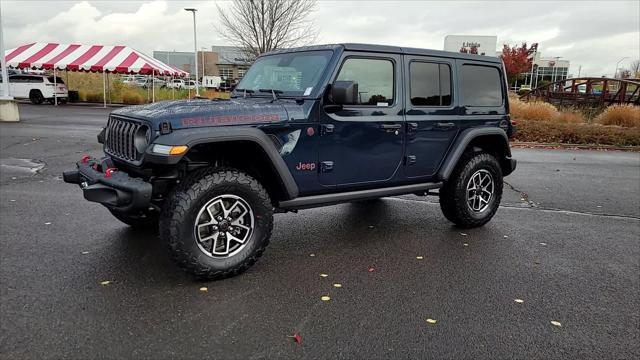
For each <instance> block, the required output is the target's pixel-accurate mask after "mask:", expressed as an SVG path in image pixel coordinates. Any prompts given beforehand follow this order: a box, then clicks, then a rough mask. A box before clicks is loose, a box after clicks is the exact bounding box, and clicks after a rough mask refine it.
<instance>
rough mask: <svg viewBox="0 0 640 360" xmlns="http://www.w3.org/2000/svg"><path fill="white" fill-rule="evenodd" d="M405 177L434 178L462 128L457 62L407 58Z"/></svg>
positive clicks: (431, 58) (405, 62)
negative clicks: (459, 116)
mask: <svg viewBox="0 0 640 360" xmlns="http://www.w3.org/2000/svg"><path fill="white" fill-rule="evenodd" d="M404 66H405V74H406V79H407V81H406V85H405V91H406V93H407V96H406V99H405V101H406V103H405V104H406V105H405V106H406V131H407V133H406V159H405V175H406V176H407V177H409V178H421V177H424V178H425V179H427V178H429V177H432V176H433V175H435V173H436V171H437V170H438V168H439V166H440V163H441V162H442V160H443V159H444V157H445V155H446V153H447V151H448V149H449V147H450V145H451V143H452V142H453V140H454V138H455V136H456V134H457V133H458V131H459V128H460V121H459V118H458V107H457V100H458V99H457V98H455V97H454V96H453V95H454V91H453V90H454V89H453V84H455V83H456V75H455V71H454V69H455V60H453V59H446V58H435V57H426V56H411V55H405V60H404Z"/></svg>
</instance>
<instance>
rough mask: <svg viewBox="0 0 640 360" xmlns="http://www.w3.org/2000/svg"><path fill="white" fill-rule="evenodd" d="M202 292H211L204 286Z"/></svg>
mask: <svg viewBox="0 0 640 360" xmlns="http://www.w3.org/2000/svg"><path fill="white" fill-rule="evenodd" d="M200 291H202V292H207V291H209V289H208V288H206V287H204V286H203V287H201V288H200Z"/></svg>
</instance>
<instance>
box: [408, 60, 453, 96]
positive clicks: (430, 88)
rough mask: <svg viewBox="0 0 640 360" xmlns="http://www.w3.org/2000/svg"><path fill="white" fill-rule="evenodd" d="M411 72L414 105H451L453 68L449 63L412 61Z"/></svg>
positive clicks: (411, 90)
mask: <svg viewBox="0 0 640 360" xmlns="http://www.w3.org/2000/svg"><path fill="white" fill-rule="evenodd" d="M409 74H410V84H411V89H410V94H411V95H410V96H411V104H412V105H414V106H449V105H451V68H450V67H449V65H447V64H436V63H428V62H411V63H410V65H409Z"/></svg>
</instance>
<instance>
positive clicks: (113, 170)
mask: <svg viewBox="0 0 640 360" xmlns="http://www.w3.org/2000/svg"><path fill="white" fill-rule="evenodd" d="M116 171H118V169H116V168H108V169H107V171H105V172H104V177H106V178H110V177H111V174H113V173H114V172H116Z"/></svg>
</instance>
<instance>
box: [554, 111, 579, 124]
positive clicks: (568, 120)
mask: <svg viewBox="0 0 640 360" xmlns="http://www.w3.org/2000/svg"><path fill="white" fill-rule="evenodd" d="M555 121H556V122H559V123H563V124H583V123H585V122H586V121H585V119H584V117H582V114H580V113H579V112H570V111H563V112H561V113H560V114H559V115H558V117H557V118H556V119H555Z"/></svg>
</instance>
